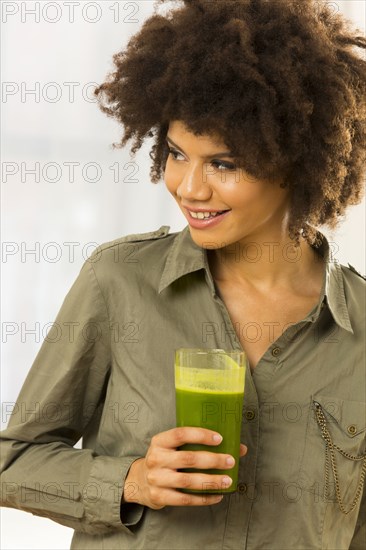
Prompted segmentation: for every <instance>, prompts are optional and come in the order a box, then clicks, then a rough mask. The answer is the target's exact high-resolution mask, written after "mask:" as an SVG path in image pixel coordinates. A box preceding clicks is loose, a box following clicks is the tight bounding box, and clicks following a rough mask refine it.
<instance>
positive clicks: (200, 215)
mask: <svg viewBox="0 0 366 550" xmlns="http://www.w3.org/2000/svg"><path fill="white" fill-rule="evenodd" d="M189 213H190V215H191V216H192V218H196V219H197V220H204V219H206V218H214V217H215V216H217V214H218V212H191V211H189Z"/></svg>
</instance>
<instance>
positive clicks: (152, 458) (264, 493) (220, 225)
mask: <svg viewBox="0 0 366 550" xmlns="http://www.w3.org/2000/svg"><path fill="white" fill-rule="evenodd" d="M160 3H161V2H160ZM354 46H358V47H362V48H365V47H366V40H365V38H363V37H360V36H358V34H357V32H355V31H354V30H352V29H351V28H350V27H349V25H348V24H347V23H346V21H344V20H343V19H342V17H341V16H339V15H335V14H333V11H332V10H331V9H330V8H329V7H328V6H327V5H326V4H324V5H323V4H320V3H318V2H316V3H315V2H313V1H311V0H307V1H304V2H301V3H299V4H295V3H292V2H289V1H282V2H268V1H261V0H256V1H238V0H235V2H230V1H229V2H228V1H225V2H207V1H203V0H196V1H194V2H192V1H185V2H184V5H183V6H181V7H179V8H178V7H177V8H176V9H175V10H173V9H172V10H171V11H170V12H168V13H167V14H166V15H165V16H162V15H159V14H155V15H154V16H153V17H151V18H150V19H148V20H147V21H146V22H145V23H144V25H143V27H142V29H141V31H140V32H139V33H138V34H137V35H135V36H134V37H132V39H131V40H130V42H129V44H128V47H127V49H126V51H125V52H121V53H118V54H116V55H115V57H114V62H115V66H116V70H115V71H114V72H113V73H112V74H111V75H110V76H109V78H108V79H107V81H106V82H105V83H104V84H102V85H101V86H100V87H99V88H98V89H97V90H96V95H97V97H98V98H99V99H100V105H101V108H102V109H103V110H104V111H105V112H106V113H107V114H108V115H109V116H113V117H115V118H116V119H117V120H119V121H120V122H121V123H122V124H123V126H124V128H125V134H124V137H123V139H122V141H121V143H120V146H124V145H125V144H126V143H127V141H128V140H129V139H130V138H135V142H134V145H133V147H132V152H133V153H135V152H136V151H137V150H138V148H139V147H140V146H141V145H142V143H143V140H144V139H145V138H146V137H155V143H154V146H153V149H152V152H151V154H150V156H151V159H152V160H153V166H152V169H151V178H152V181H153V182H155V183H156V182H157V181H158V180H159V178H160V177H161V175H162V172H164V179H165V182H166V185H167V188H168V190H169V192H170V193H171V194H172V195H173V197H174V198H175V200H176V201H177V203H178V205H179V207H180V208H181V210H182V212H183V214H184V215H185V216H186V219H187V223H188V225H187V227H186V228H185V229H184V230H183V231H181V232H179V233H173V234H170V233H169V231H168V230H169V228H168V227H166V226H163V227H161V228H160V229H159V230H157V231H155V232H152V233H147V234H138V235H129V236H127V237H124V238H122V239H118V240H116V241H113V242H111V243H106V244H105V245H102V246H101V247H100V249H99V250H97V251H96V252H95V253H94V254H93V255H92V257H91V258H90V259H89V260H88V261H87V262H85V264H84V266H83V268H82V270H81V272H80V275H79V277H78V278H77V280H76V282H75V283H74V285H73V287H72V288H71V290H70V292H69V294H68V295H67V297H66V299H65V301H64V303H63V305H62V308H61V310H60V313H59V315H58V317H57V319H56V322H55V327H56V328H55V331H54V333H51V334H49V335H48V337H47V339H46V341H45V342H44V343H43V346H42V348H41V350H40V352H39V354H38V356H37V358H36V360H35V362H34V365H33V367H32V369H31V371H30V373H29V375H28V378H27V380H26V382H25V384H24V386H23V389H22V391H21V393H20V396H19V398H18V402H17V405H16V407H15V411H14V414H13V416H12V419H11V420H10V422H9V426H8V428H7V430H5V431H4V432H3V434H2V436H3V443H2V445H3V451H2V455H3V463H2V471H3V474H2V478H3V503H4V505H6V506H13V507H17V508H21V509H23V510H26V511H30V512H32V513H34V514H37V515H41V516H46V517H49V518H51V519H53V520H54V521H57V522H59V523H61V524H63V525H67V526H69V527H72V528H74V529H75V535H74V538H73V543H72V547H73V548H88V549H92V548H108V549H112V548H146V549H152V548H159V549H161V548H169V549H172V548H177V549H187V548H189V549H191V548H205V549H221V548H226V549H237V548H246V549H247V550H254V549H259V548H263V549H264V548H265V549H278V550H280V549H281V550H283V549H290V548H291V549H292V548H298V549H305V548H306V549H319V548H328V549H330V548H332V549H335V548H337V549H346V548H351V549H353V550H354V549H358V548H359V549H361V548H363V547H364V541H365V533H366V531H365V523H364V517H365V513H364V512H365V503H364V501H362V498H361V497H362V492H363V485H364V477H365V473H366V459H365V391H364V390H365V370H364V346H363V343H364V342H363V337H364V308H362V304H363V300H364V290H365V283H364V280H363V278H362V277H361V276H359V275H358V274H357V273H356V272H355V270H354V269H353V268H351V267H350V268H347V267H345V266H340V265H339V264H338V263H337V262H336V261H334V259H332V258H331V255H330V250H329V244H328V242H327V240H326V238H325V237H324V235H322V233H320V231H319V230H318V229H317V227H319V226H321V225H328V226H329V227H330V228H335V227H336V225H337V223H338V222H339V220H340V219H341V217H342V216H343V214H344V212H345V210H346V208H347V207H348V206H349V205H351V204H357V203H358V202H360V200H361V198H362V191H363V186H362V179H363V175H364V160H365V152H366V134H365V119H366V108H365V107H366V105H365V97H364V94H363V92H364V87H365V83H366V63H365V61H363V60H362V59H361V58H360V57H359V56H358V51H357V50H355V49H352V47H354ZM60 328H61V332H60ZM178 347H206V348H227V349H243V350H244V351H245V352H246V354H247V356H248V361H249V365H250V369H247V376H246V394H245V406H244V409H243V424H242V434H241V441H242V445H241V450H240V455H241V458H240V466H239V479H240V481H239V483H238V486H237V490H236V492H234V493H233V494H231V495H230V496H228V495H225V496H224V497H218V496H215V495H206V496H201V495H197V494H187V493H183V492H181V491H180V490H179V489H181V488H186V489H187V488H190V489H197V488H200V487H202V484H203V483H206V482H210V483H211V482H215V483H220V484H223V485H225V484H226V486H228V485H230V483H231V480H230V478H227V476H222V475H219V474H218V475H211V474H202V473H198V472H197V473H191V474H185V473H183V472H181V471H180V470H181V469H182V468H184V467H187V466H190V467H191V468H200V469H209V468H215V469H225V468H227V467H228V466H230V464H231V465H232V463H233V461H232V457H230V456H228V455H223V454H216V453H213V452H210V446H214V445H217V444H218V442H219V441H220V434H216V433H214V432H212V431H210V430H205V429H199V428H192V427H189V426H187V427H184V428H180V429H177V428H175V396H174V374H173V360H174V350H175V349H176V348H178ZM23 405H26V410H27V411H29V410H31V409H32V408H33V410H34V413H33V414H29V413H28V414H25V412H24V408H23ZM80 437H83V448H82V449H74V448H73V445H74V444H75V443H76V442H77V441H78V439H79V438H80ZM188 442H189V443H194V442H199V443H204V444H206V445H207V446H208V447H207V452H199V451H196V452H186V451H181V450H178V448H179V447H180V446H181V445H182V444H184V443H188Z"/></svg>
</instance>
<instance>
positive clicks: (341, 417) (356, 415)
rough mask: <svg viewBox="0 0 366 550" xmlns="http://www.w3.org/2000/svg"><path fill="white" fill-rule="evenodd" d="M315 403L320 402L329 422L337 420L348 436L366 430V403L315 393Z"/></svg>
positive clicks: (313, 398)
mask: <svg viewBox="0 0 366 550" xmlns="http://www.w3.org/2000/svg"><path fill="white" fill-rule="evenodd" d="M312 400H313V404H314V403H319V405H321V407H322V409H323V412H324V413H326V414H327V419H328V421H329V422H332V421H333V422H336V423H337V424H338V426H339V427H340V428H341V429H342V431H343V432H344V433H345V434H346V435H347V436H348V437H351V438H352V437H355V436H356V435H358V434H360V433H362V432H364V431H365V430H366V403H364V402H362V401H348V400H345V399H338V398H336V397H329V396H325V395H318V394H317V395H313V396H312Z"/></svg>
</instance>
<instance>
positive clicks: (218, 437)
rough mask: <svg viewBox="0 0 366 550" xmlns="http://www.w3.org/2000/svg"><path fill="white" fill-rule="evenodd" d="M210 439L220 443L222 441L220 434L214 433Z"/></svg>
mask: <svg viewBox="0 0 366 550" xmlns="http://www.w3.org/2000/svg"><path fill="white" fill-rule="evenodd" d="M212 439H213V440H214V441H215V443H221V441H222V435H220V434H215V435H213V436H212Z"/></svg>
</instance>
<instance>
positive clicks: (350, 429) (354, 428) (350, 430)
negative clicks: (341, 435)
mask: <svg viewBox="0 0 366 550" xmlns="http://www.w3.org/2000/svg"><path fill="white" fill-rule="evenodd" d="M347 432H348V433H349V434H350V435H355V433H356V432H357V426H355V425H354V424H351V425H350V426H348V428H347Z"/></svg>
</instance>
